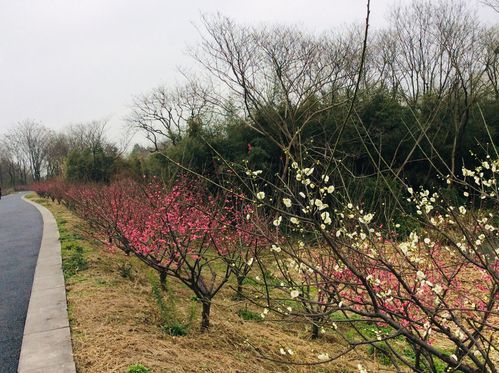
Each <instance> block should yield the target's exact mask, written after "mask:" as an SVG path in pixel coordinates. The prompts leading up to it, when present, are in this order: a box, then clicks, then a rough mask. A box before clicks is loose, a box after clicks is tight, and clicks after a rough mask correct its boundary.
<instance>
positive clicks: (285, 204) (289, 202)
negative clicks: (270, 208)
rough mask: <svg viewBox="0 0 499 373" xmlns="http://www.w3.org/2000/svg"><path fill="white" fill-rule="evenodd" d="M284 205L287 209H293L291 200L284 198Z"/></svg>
mask: <svg viewBox="0 0 499 373" xmlns="http://www.w3.org/2000/svg"><path fill="white" fill-rule="evenodd" d="M282 203H284V206H286V207H288V208H289V207H291V200H290V199H289V198H283V199H282Z"/></svg>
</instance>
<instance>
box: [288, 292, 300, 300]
mask: <svg viewBox="0 0 499 373" xmlns="http://www.w3.org/2000/svg"><path fill="white" fill-rule="evenodd" d="M289 295H290V296H291V299H294V298H297V297H298V296H299V295H300V292H299V291H298V290H291V293H289Z"/></svg>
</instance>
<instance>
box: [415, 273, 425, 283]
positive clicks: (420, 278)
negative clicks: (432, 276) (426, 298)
mask: <svg viewBox="0 0 499 373" xmlns="http://www.w3.org/2000/svg"><path fill="white" fill-rule="evenodd" d="M416 277H417V278H418V280H419V281H422V280H424V279H425V278H426V275H425V274H424V272H423V271H417V272H416Z"/></svg>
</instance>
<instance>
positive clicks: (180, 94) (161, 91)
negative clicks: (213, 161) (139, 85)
mask: <svg viewBox="0 0 499 373" xmlns="http://www.w3.org/2000/svg"><path fill="white" fill-rule="evenodd" d="M207 97H208V92H207V91H206V88H205V87H203V86H201V85H200V84H197V83H193V82H191V83H188V84H186V85H185V86H182V87H177V88H173V89H169V88H167V87H164V86H161V87H157V88H154V89H153V90H152V91H151V92H149V93H148V94H145V95H142V96H138V97H136V98H135V99H134V103H133V106H132V110H131V113H130V114H129V116H128V118H127V121H128V123H129V125H130V126H131V127H132V128H134V129H136V130H140V131H141V132H142V133H143V134H145V136H146V138H147V139H148V140H149V141H150V142H152V144H153V146H154V148H155V150H158V149H159V148H160V147H161V146H162V145H164V144H172V145H176V144H178V142H179V141H180V140H182V138H183V137H184V135H185V133H186V131H187V122H188V120H189V119H191V118H198V119H200V118H202V117H203V116H205V114H206V109H207V107H208V104H209V103H208V99H207Z"/></svg>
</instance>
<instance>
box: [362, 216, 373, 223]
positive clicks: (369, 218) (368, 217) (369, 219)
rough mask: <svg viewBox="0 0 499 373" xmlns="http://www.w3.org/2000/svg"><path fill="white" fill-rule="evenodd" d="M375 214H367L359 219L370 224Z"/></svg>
mask: <svg viewBox="0 0 499 373" xmlns="http://www.w3.org/2000/svg"><path fill="white" fill-rule="evenodd" d="M373 217H374V214H366V215H364V216H361V217H360V218H359V221H360V222H361V223H363V224H369V223H370V222H371V221H372V220H373Z"/></svg>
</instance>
